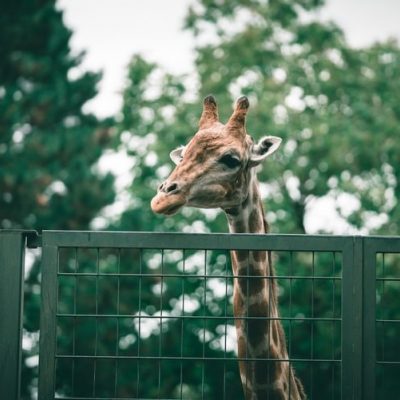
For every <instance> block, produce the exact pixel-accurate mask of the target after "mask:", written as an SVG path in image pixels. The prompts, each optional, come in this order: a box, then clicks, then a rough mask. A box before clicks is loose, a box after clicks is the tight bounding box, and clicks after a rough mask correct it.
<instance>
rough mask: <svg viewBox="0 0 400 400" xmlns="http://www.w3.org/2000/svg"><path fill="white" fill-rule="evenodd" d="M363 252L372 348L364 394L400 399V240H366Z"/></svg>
mask: <svg viewBox="0 0 400 400" xmlns="http://www.w3.org/2000/svg"><path fill="white" fill-rule="evenodd" d="M365 248H366V250H365V259H366V261H367V262H366V268H365V272H366V276H367V279H368V282H367V284H368V286H367V289H368V291H367V294H368V293H369V298H367V299H366V304H365V307H366V318H365V319H366V323H367V325H366V326H364V331H365V335H366V339H367V346H369V344H371V346H369V349H368V350H367V346H366V349H365V355H364V358H365V364H366V376H365V384H366V389H365V394H366V398H368V399H395V398H398V397H399V395H400V381H399V379H398V377H399V374H400V341H399V337H400V310H399V307H398V298H399V293H400V240H399V238H374V237H371V238H366V246H365ZM369 275H370V276H369ZM372 346H373V347H372ZM371 347H372V348H371Z"/></svg>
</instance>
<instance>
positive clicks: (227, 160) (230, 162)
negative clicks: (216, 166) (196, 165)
mask: <svg viewBox="0 0 400 400" xmlns="http://www.w3.org/2000/svg"><path fill="white" fill-rule="evenodd" d="M219 162H220V163H221V164H224V165H225V166H227V167H228V168H236V167H238V166H239V165H240V164H241V161H240V160H239V159H238V158H237V157H235V156H233V155H231V154H225V155H224V156H222V157H221V158H220V159H219Z"/></svg>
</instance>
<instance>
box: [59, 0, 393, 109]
mask: <svg viewBox="0 0 400 400" xmlns="http://www.w3.org/2000/svg"><path fill="white" fill-rule="evenodd" d="M190 2H191V0H145V1H143V0H83V1H82V0H59V1H58V6H59V7H60V8H61V9H62V10H64V20H65V23H66V24H67V26H68V27H70V28H71V29H72V30H73V32H74V35H73V37H72V42H71V45H72V48H73V50H74V51H76V52H79V51H81V50H85V51H86V52H87V55H86V57H85V60H84V63H83V68H85V69H90V70H102V71H103V74H104V75H103V80H102V82H101V84H100V93H99V95H98V96H97V97H96V99H95V100H94V101H92V102H91V103H90V104H89V108H90V110H91V111H93V112H95V113H96V114H98V115H99V116H107V115H112V114H115V112H116V111H118V109H119V107H120V104H121V98H120V96H119V93H120V91H121V88H122V87H123V82H124V75H125V69H126V65H127V64H128V62H129V59H130V58H131V57H132V55H133V54H134V53H141V54H143V55H145V56H146V58H148V59H149V60H151V61H156V62H157V63H159V64H161V65H163V66H164V67H165V68H166V69H167V70H169V71H170V72H175V73H185V72H190V71H191V70H192V69H193V67H192V66H193V52H192V47H193V40H192V37H191V35H190V34H189V33H187V32H183V31H182V25H183V19H184V16H185V13H186V9H187V7H188V4H190ZM319 16H320V17H321V18H323V19H333V20H334V21H336V22H337V23H338V24H339V25H340V26H341V27H342V28H343V29H344V31H345V33H346V35H347V37H348V40H349V42H350V43H351V44H352V45H354V46H365V45H368V44H370V43H372V42H374V41H377V40H384V39H386V38H388V37H390V36H392V37H396V38H398V39H400V23H399V17H400V0H327V5H326V6H325V7H324V8H323V11H321V12H320V13H319Z"/></svg>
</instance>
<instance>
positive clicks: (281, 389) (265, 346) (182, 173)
mask: <svg viewBox="0 0 400 400" xmlns="http://www.w3.org/2000/svg"><path fill="white" fill-rule="evenodd" d="M248 108H249V101H248V99H247V98H246V97H245V96H243V97H240V98H239V99H238V100H237V101H236V105H235V108H234V111H233V114H232V115H231V117H230V118H229V120H228V122H227V123H226V124H225V125H224V124H222V123H221V122H220V121H219V118H218V108H217V103H216V101H215V98H214V97H213V96H207V97H206V98H205V99H204V102H203V112H202V115H201V118H200V121H199V130H198V132H197V133H196V134H195V135H194V136H193V138H192V139H191V140H190V142H189V143H188V144H187V145H186V146H185V147H179V148H177V149H175V150H174V151H172V152H171V154H170V157H171V159H172V161H173V162H174V163H175V164H176V167H175V169H174V170H173V171H172V173H171V174H170V176H169V178H168V179H167V180H166V181H165V182H164V183H162V184H161V185H160V186H159V188H158V191H157V194H156V195H155V196H154V198H153V199H152V201H151V208H152V210H153V211H154V212H156V213H159V214H164V215H172V214H175V213H176V212H178V211H179V209H180V208H181V207H183V206H192V207H198V208H221V209H222V210H223V211H224V212H225V214H226V216H227V220H228V225H229V231H230V232H231V233H259V234H265V233H267V232H268V224H267V222H266V219H265V213H264V210H263V205H262V201H261V197H260V192H259V187H258V180H257V176H256V171H257V168H256V167H257V166H258V165H260V164H261V163H262V162H263V161H264V160H265V159H266V158H267V157H268V156H270V155H271V154H272V153H274V152H275V151H276V150H277V149H278V147H279V146H280V143H281V138H278V137H275V136H265V137H263V138H262V139H261V140H260V141H259V142H258V143H254V142H253V139H252V138H251V137H250V136H249V135H248V134H247V133H246V128H245V119H246V114H247V111H248ZM231 260H232V269H233V276H234V288H233V306H234V315H235V328H236V335H237V347H238V356H239V372H240V376H241V381H242V387H243V391H244V397H245V399H246V400H260V399H270V400H278V399H279V400H289V399H291V400H301V399H305V398H306V395H305V393H304V390H303V386H302V384H301V382H300V380H299V379H297V378H296V377H295V374H294V371H293V369H292V367H291V365H290V364H289V362H288V352H287V348H286V341H285V335H284V331H283V328H282V325H281V323H280V321H279V312H278V300H277V292H276V282H275V280H274V279H273V278H271V276H273V275H274V270H273V267H272V264H271V257H270V253H269V252H265V251H243V250H241V251H239V250H233V251H231ZM243 275H245V276H246V275H247V276H248V275H251V276H255V277H256V278H251V279H250V278H247V277H245V276H243ZM258 276H259V277H260V278H259V279H258V278H257V277H258ZM265 277H270V278H265ZM260 317H263V318H260ZM265 359H269V360H265ZM275 360H277V361H275Z"/></svg>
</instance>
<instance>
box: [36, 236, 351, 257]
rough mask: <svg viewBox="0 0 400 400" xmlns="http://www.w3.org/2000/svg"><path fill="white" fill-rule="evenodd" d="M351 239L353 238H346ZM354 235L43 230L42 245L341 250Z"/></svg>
mask: <svg viewBox="0 0 400 400" xmlns="http://www.w3.org/2000/svg"><path fill="white" fill-rule="evenodd" d="M349 239H352V240H349ZM353 240H356V237H355V236H350V237H349V236H332V235H282V234H279V235H277V234H229V233H212V234H211V233H210V234H209V233H205V234H200V233H191V234H189V233H164V232H93V231H43V235H42V245H43V246H54V247H86V248H138V249H171V250H173V249H190V250H272V251H279V250H285V251H338V252H341V251H343V249H344V248H346V247H347V246H349V245H351V244H352V242H353Z"/></svg>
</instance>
